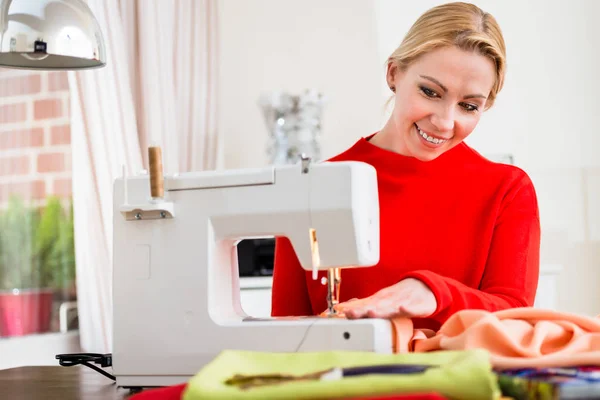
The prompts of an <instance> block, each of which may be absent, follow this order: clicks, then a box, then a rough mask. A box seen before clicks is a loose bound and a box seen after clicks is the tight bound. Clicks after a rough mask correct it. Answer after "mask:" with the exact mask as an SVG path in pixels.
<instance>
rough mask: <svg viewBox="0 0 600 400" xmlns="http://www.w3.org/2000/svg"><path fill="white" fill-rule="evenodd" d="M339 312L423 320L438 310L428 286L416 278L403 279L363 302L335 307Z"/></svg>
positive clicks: (352, 301) (356, 316) (361, 315)
mask: <svg viewBox="0 0 600 400" xmlns="http://www.w3.org/2000/svg"><path fill="white" fill-rule="evenodd" d="M335 308H336V310H337V312H338V313H340V314H342V315H344V316H345V317H346V318H348V319H357V318H386V319H389V318H394V317H407V318H425V317H429V316H430V315H432V314H433V313H434V312H435V310H436V309H437V301H436V299H435V296H434V294H433V292H432V291H431V290H430V289H429V287H428V286H427V285H425V284H424V283H423V282H421V281H420V280H418V279H413V278H408V279H404V280H402V281H400V282H398V283H396V284H395V285H393V286H389V287H387V288H385V289H381V290H380V291H379V292H377V293H375V294H373V295H372V296H369V297H367V298H364V299H353V300H349V301H347V302H344V303H340V304H338V305H337V306H336V307H335Z"/></svg>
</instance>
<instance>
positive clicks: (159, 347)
mask: <svg viewBox="0 0 600 400" xmlns="http://www.w3.org/2000/svg"><path fill="white" fill-rule="evenodd" d="M164 182H165V196H164V201H162V202H151V201H149V200H148V199H149V197H150V194H149V193H150V192H149V184H148V176H146V175H142V176H136V177H130V178H127V179H126V180H124V179H118V180H117V181H116V182H115V185H114V211H115V212H114V221H113V222H114V243H113V246H114V270H113V274H114V286H113V308H114V313H113V316H114V319H113V323H114V335H113V373H114V375H115V376H116V377H117V385H118V386H125V387H149V386H164V385H173V384H178V383H183V382H186V381H187V380H189V379H190V377H192V376H193V375H195V374H196V373H197V372H198V371H199V370H200V369H201V368H202V367H203V366H204V365H205V364H207V363H208V362H210V361H211V360H212V359H213V358H214V357H215V356H216V355H217V354H219V353H220V352H221V351H222V350H224V349H245V350H254V351H266V352H299V351H326V350H355V351H372V352H381V353H390V352H391V351H392V349H391V346H392V340H391V335H392V332H391V327H390V324H389V322H388V321H385V320H377V319H362V320H352V321H351V320H345V319H341V318H319V317H302V318H267V319H256V318H250V317H251V316H250V317H249V316H247V315H246V314H245V313H244V311H243V310H242V307H241V305H240V292H239V277H238V270H237V254H236V252H235V248H236V247H235V244H236V243H237V241H238V240H240V239H243V238H248V237H265V236H287V237H288V238H290V240H291V242H292V244H293V246H294V248H295V251H296V253H297V255H298V257H299V259H300V262H301V264H302V266H303V268H305V269H307V270H311V269H312V257H313V254H312V252H311V242H310V235H309V230H310V229H315V230H316V234H317V240H318V245H319V256H320V265H319V269H320V270H326V269H329V268H333V267H369V266H372V265H374V264H376V263H377V262H378V260H379V204H378V197H377V196H378V194H377V182H376V174H375V170H374V169H373V168H372V167H371V166H369V165H367V164H364V163H357V162H339V163H338V162H336V163H321V164H315V165H312V166H310V168H308V167H307V168H304V167H302V168H301V167H300V166H283V167H274V166H273V167H267V168H261V169H245V170H234V171H231V170H229V171H220V172H219V171H213V172H198V173H185V174H181V175H178V176H167V177H165V180H164ZM341 287H342V289H341V290H342V291H343V274H342V286H341ZM290 301H294V299H290Z"/></svg>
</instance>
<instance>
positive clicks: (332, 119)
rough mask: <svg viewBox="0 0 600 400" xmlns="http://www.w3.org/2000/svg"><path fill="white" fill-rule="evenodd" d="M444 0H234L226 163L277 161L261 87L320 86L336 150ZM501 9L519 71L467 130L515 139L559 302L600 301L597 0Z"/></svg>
mask: <svg viewBox="0 0 600 400" xmlns="http://www.w3.org/2000/svg"><path fill="white" fill-rule="evenodd" d="M440 3H443V1H433V0H421V1H419V2H409V1H397V0H377V1H370V0H364V1H360V0H352V1H327V2H323V1H318V2H317V1H314V0H310V1H304V0H302V1H301V0H294V1H292V0H283V1H282V0H253V1H250V2H245V1H242V0H237V1H236V0H224V1H222V2H220V3H219V5H220V7H221V11H220V18H221V21H220V24H221V33H220V45H221V70H220V73H221V75H220V85H221V90H220V100H221V109H220V120H219V123H220V126H221V129H223V130H224V133H225V135H226V150H225V166H226V167H227V168H234V167H248V166H257V165H263V164H265V163H266V157H265V151H264V149H265V146H266V137H267V131H266V128H265V125H264V122H263V121H262V119H261V118H262V116H261V114H260V111H259V109H258V106H257V103H256V102H257V99H258V96H259V94H260V92H261V91H262V90H278V89H283V90H291V91H295V92H298V91H300V90H302V89H304V88H308V87H316V88H318V89H320V90H322V91H323V92H324V93H325V94H326V95H327V96H328V97H329V98H330V103H329V104H328V105H327V107H326V109H325V120H324V129H323V134H324V139H323V149H324V153H325V154H324V156H328V155H332V154H335V153H337V152H339V151H342V150H343V149H345V148H346V147H347V146H349V145H351V144H352V143H354V141H355V140H356V139H357V138H358V137H359V136H363V135H366V134H369V133H371V132H375V131H376V130H377V129H379V128H380V126H381V124H382V123H383V117H384V116H385V114H384V112H383V105H384V102H385V100H386V99H387V97H388V96H389V92H388V89H387V87H386V85H385V80H384V72H385V70H384V68H383V63H384V61H385V59H386V58H387V56H388V55H389V54H390V53H391V52H392V51H393V49H394V48H395V47H396V46H397V45H398V44H399V43H400V41H401V40H402V37H403V35H404V34H405V33H406V31H407V30H408V28H409V27H410V24H411V23H412V22H413V21H414V20H415V19H416V18H417V17H418V16H419V15H420V14H421V13H423V12H424V11H426V10H427V9H428V8H430V7H432V6H434V5H437V4H440ZM474 3H475V4H477V5H479V6H480V7H482V8H483V9H484V10H486V11H489V12H491V13H492V14H493V15H494V16H495V17H496V19H497V20H498V21H499V23H500V25H501V28H502V30H503V32H504V35H505V40H506V44H507V52H508V55H507V58H508V60H507V61H508V72H507V80H506V84H505V87H504V89H503V91H502V92H501V93H500V96H499V98H498V100H497V103H496V105H495V107H494V108H493V109H492V110H490V111H489V112H488V113H487V114H486V115H485V116H484V118H483V119H482V121H481V123H480V125H479V126H478V128H477V130H476V131H475V132H474V133H473V135H472V136H471V137H470V138H469V139H468V140H467V142H468V143H469V144H470V145H472V146H473V147H475V148H476V149H478V150H480V151H481V152H483V153H485V154H489V155H493V154H498V153H511V154H513V155H514V156H515V160H516V163H517V165H519V166H521V167H522V168H523V169H525V170H526V171H527V172H528V173H529V174H530V176H531V177H532V179H533V181H534V183H535V185H536V189H537V192H538V196H539V204H540V213H541V218H542V230H543V237H542V261H543V262H544V263H560V264H562V265H564V267H565V271H564V272H563V274H562V275H561V284H560V287H559V289H560V296H559V299H558V303H559V308H560V309H562V310H565V311H572V312H579V313H584V314H588V315H596V314H600V291H598V290H597V285H598V283H600V245H599V240H600V161H598V158H599V157H598V155H599V150H600V134H599V133H598V132H597V127H598V125H599V122H600V113H598V112H597V110H598V109H599V107H600V96H597V95H596V93H600V81H599V80H598V78H597V72H596V71H598V70H600V68H598V67H599V64H600V50H598V49H597V48H596V46H595V45H594V44H595V43H597V41H598V39H599V38H600V27H599V26H598V24H597V23H595V21H594V18H595V16H596V15H598V13H599V12H600V2H596V1H594V0H585V1H584V0H574V1H566V0H563V1H556V0H527V1H519V2H517V1H497V0H480V1H474Z"/></svg>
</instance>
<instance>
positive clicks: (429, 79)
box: [419, 75, 487, 99]
mask: <svg viewBox="0 0 600 400" xmlns="http://www.w3.org/2000/svg"><path fill="white" fill-rule="evenodd" d="M419 76H420V77H421V78H423V79H427V80H428V81H431V82H433V83H435V84H436V85H438V86H439V87H441V88H442V90H443V91H444V93H448V88H447V87H446V86H444V85H442V83H441V82H440V81H438V80H437V79H435V78H433V77H431V76H428V75H419ZM464 98H465V99H475V98H482V99H486V98H487V97H486V96H484V95H482V94H468V95H466V96H465V97H464Z"/></svg>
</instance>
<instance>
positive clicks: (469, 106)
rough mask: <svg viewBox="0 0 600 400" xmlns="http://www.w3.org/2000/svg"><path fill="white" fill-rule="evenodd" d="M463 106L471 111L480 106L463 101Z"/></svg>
mask: <svg viewBox="0 0 600 400" xmlns="http://www.w3.org/2000/svg"><path fill="white" fill-rule="evenodd" d="M461 106H462V108H464V109H465V110H467V111H469V112H475V111H477V110H479V107H477V106H476V105H475V104H469V103H462V104H461Z"/></svg>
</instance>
